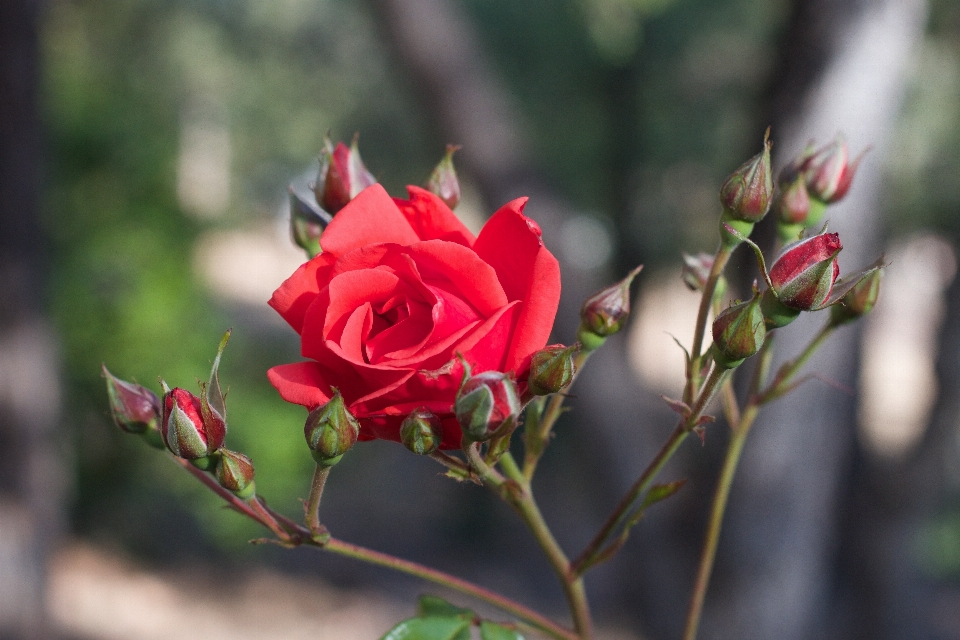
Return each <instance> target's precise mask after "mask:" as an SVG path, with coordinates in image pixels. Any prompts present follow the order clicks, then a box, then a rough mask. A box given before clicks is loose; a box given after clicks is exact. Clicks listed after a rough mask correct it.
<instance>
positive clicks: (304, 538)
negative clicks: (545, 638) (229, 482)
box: [171, 456, 581, 640]
mask: <svg viewBox="0 0 960 640" xmlns="http://www.w3.org/2000/svg"><path fill="white" fill-rule="evenodd" d="M171 457H173V456H171ZM174 460H176V461H177V463H178V464H179V465H180V466H181V467H183V468H184V469H186V470H187V471H189V472H190V473H191V474H192V475H193V476H194V477H196V478H197V479H198V480H200V481H201V482H202V483H203V484H204V485H206V486H207V488H209V489H210V490H211V491H213V492H214V493H216V494H217V495H219V496H220V497H221V498H223V499H224V500H225V501H226V502H227V503H228V504H229V506H230V507H231V508H232V509H234V510H235V511H237V512H239V513H242V514H243V515H245V516H247V517H248V518H250V519H252V520H254V521H256V522H258V523H260V524H261V525H263V526H265V527H268V528H269V524H268V522H267V521H265V518H264V516H263V515H261V513H258V511H259V510H254V509H253V508H252V507H251V506H250V505H249V504H247V503H246V502H244V501H243V500H242V499H240V498H238V497H237V496H235V495H234V494H233V493H231V492H230V491H227V490H226V489H224V488H223V487H221V486H220V485H219V484H217V483H216V481H215V480H214V479H213V478H211V477H210V476H209V475H208V474H206V473H205V472H203V471H201V470H200V469H197V468H196V467H194V466H193V465H192V464H190V463H189V462H188V461H187V460H183V459H181V458H175V457H174ZM259 504H260V507H262V509H263V511H265V512H266V513H269V514H270V516H271V518H272V519H274V520H283V521H284V522H285V523H287V526H290V527H292V529H293V531H291V532H290V533H292V534H293V535H292V536H290V537H289V542H290V543H292V544H307V545H310V546H313V547H316V548H318V549H323V550H326V551H330V552H332V553H337V554H339V555H343V556H347V557H350V558H355V559H357V560H363V561H365V562H369V563H371V564H375V565H379V566H382V567H387V568H390V569H394V570H396V571H399V572H401V573H406V574H409V575H412V576H415V577H419V578H421V579H423V580H427V581H429V582H433V583H435V584H439V585H443V586H446V587H449V588H450V589H453V590H455V591H459V592H460V593H464V594H466V595H469V596H473V597H475V598H477V599H478V600H482V601H483V602H486V603H488V604H491V605H493V606H495V607H498V608H500V609H502V610H504V611H506V612H508V613H511V614H513V615H515V616H517V618H519V619H521V620H524V621H526V622H527V623H529V624H531V625H533V626H534V627H536V628H537V629H540V630H541V631H543V632H544V633H546V634H547V635H549V636H550V637H551V638H555V639H556V640H581V636H579V635H577V634H575V633H573V632H572V631H570V630H569V629H566V628H564V627H562V626H560V625H558V624H557V623H555V622H553V621H552V620H550V619H549V618H547V617H545V616H543V615H542V614H540V613H537V612H536V611H534V610H532V609H530V608H528V607H525V606H523V605H522V604H520V603H518V602H516V601H514V600H511V599H510V598H507V597H505V596H502V595H500V594H498V593H496V592H494V591H491V590H489V589H486V588H484V587H481V586H480V585H477V584H474V583H472V582H469V581H467V580H463V579H462V578H458V577H456V576H453V575H450V574H448V573H444V572H443V571H439V570H437V569H431V568H430V567H427V566H424V565H422V564H418V563H416V562H410V561H409V560H404V559H402V558H397V557H395V556H391V555H389V554H386V553H382V552H380V551H374V550H372V549H366V548H364V547H361V546H358V545H355V544H351V543H349V542H344V541H343V540H338V539H336V538H330V539H329V540H328V541H326V542H324V543H321V542H318V541H317V540H314V539H313V538H312V533H311V531H309V530H307V529H306V528H304V527H303V526H301V525H298V524H296V523H294V522H292V521H291V520H289V519H288V518H285V517H283V516H281V515H279V514H277V513H276V512H274V511H273V510H272V509H270V507H268V506H267V505H266V504H265V503H263V502H260V503H259Z"/></svg>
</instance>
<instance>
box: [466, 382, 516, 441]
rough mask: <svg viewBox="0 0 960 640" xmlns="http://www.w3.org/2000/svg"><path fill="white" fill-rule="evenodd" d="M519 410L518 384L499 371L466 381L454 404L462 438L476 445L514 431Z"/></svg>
mask: <svg viewBox="0 0 960 640" xmlns="http://www.w3.org/2000/svg"><path fill="white" fill-rule="evenodd" d="M520 409H521V406H520V395H519V393H518V392H517V384H516V383H515V382H514V381H513V380H512V379H511V378H510V376H509V375H508V374H506V373H502V372H500V371H484V372H483V373H478V374H477V375H475V376H470V377H469V378H467V379H466V381H465V382H464V383H463V385H462V386H461V387H460V390H459V391H458V392H457V399H456V402H455V403H454V411H455V412H456V414H457V421H458V422H459V423H460V427H461V428H462V429H463V433H464V435H465V436H466V437H467V438H469V439H470V440H473V441H475V442H483V441H485V440H489V439H490V438H492V437H494V436H496V435H502V434H504V433H506V432H507V431H509V430H511V429H513V428H514V427H516V426H517V420H518V419H519V417H520Z"/></svg>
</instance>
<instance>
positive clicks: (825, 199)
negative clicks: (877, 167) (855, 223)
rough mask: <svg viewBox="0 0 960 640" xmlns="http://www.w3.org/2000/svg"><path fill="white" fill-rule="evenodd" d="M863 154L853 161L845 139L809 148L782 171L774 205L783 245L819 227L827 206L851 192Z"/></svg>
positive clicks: (778, 230)
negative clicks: (804, 231) (807, 230)
mask: <svg viewBox="0 0 960 640" xmlns="http://www.w3.org/2000/svg"><path fill="white" fill-rule="evenodd" d="M862 158H863V153H861V154H860V155H859V156H857V157H856V158H854V159H853V160H850V152H849V150H848V149H847V143H846V141H845V140H844V139H843V136H839V135H838V136H837V137H836V138H835V139H834V141H833V142H832V143H830V144H828V145H826V146H825V147H823V148H821V149H815V148H814V147H813V146H812V145H811V146H808V147H807V148H806V149H805V150H804V152H803V153H802V154H800V156H799V157H798V158H796V159H795V160H794V161H793V162H791V163H790V164H789V165H787V166H786V167H785V168H784V169H783V171H781V172H780V176H779V179H778V183H779V186H780V194H779V196H778V198H777V201H776V204H775V206H774V208H775V210H776V214H777V233H778V235H779V237H780V239H781V240H782V241H784V242H788V241H790V240H795V239H796V238H797V237H798V236H799V235H800V233H802V232H803V230H804V229H808V228H810V227H815V226H816V225H818V224H820V220H821V219H822V218H823V213H824V211H825V210H826V207H827V205H829V204H833V203H834V202H837V201H838V200H840V199H841V198H843V197H844V196H845V195H846V194H847V192H848V191H849V190H850V185H851V184H852V182H853V176H854V174H855V173H856V171H857V166H858V165H859V164H860V160H861V159H862Z"/></svg>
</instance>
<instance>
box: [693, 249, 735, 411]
mask: <svg viewBox="0 0 960 640" xmlns="http://www.w3.org/2000/svg"><path fill="white" fill-rule="evenodd" d="M731 253H733V249H732V248H729V247H727V246H725V245H724V244H723V243H721V244H720V246H719V247H717V252H716V254H714V256H713V267H711V269H710V275H709V276H707V282H706V284H705V285H704V287H703V295H702V296H701V297H700V308H699V309H698V310H697V324H696V327H695V328H694V331H693V345H692V346H691V347H690V361H689V362H688V366H689V371H687V387H686V389H685V390H684V396H683V401H684V402H686V403H687V404H690V402H692V401H693V398H694V396H696V394H697V388H698V387H699V384H700V365H701V364H702V361H701V359H700V358H701V354H700V350H701V349H702V348H703V337H704V335H705V333H706V330H707V318H708V316H709V315H710V303H711V302H712V301H713V292H714V291H715V290H716V288H717V281H718V280H719V279H720V275H721V274H722V273H723V269H724V268H725V267H726V266H727V261H728V260H729V259H730V254H731Z"/></svg>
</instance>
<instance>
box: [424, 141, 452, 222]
mask: <svg viewBox="0 0 960 640" xmlns="http://www.w3.org/2000/svg"><path fill="white" fill-rule="evenodd" d="M459 148H460V147H459V145H455V144H448V145H447V153H446V155H445V156H443V160H441V161H440V164H438V165H437V166H436V168H435V169H434V170H433V173H431V174H430V177H429V178H427V184H426V187H427V191H429V192H430V193H432V194H434V195H435V196H438V197H439V198H440V199H441V200H443V201H444V202H445V203H446V204H447V206H448V207H450V208H451V209H455V208H456V207H457V204H459V202H460V180H458V179H457V170H456V169H454V168H453V154H454V152H455V151H457V149H459Z"/></svg>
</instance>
